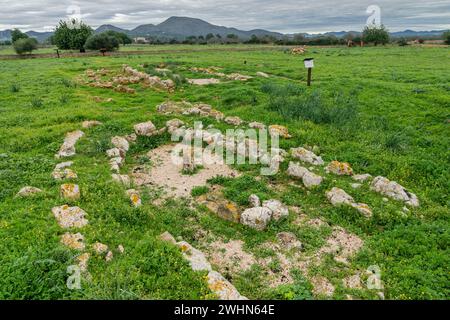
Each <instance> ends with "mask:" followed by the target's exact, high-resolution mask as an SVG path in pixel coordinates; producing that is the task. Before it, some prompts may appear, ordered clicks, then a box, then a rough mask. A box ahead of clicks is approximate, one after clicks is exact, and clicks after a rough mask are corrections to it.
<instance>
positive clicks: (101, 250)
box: [92, 242, 108, 254]
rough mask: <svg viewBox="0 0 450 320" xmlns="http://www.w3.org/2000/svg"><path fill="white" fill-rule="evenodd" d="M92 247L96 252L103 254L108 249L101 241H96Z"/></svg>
mask: <svg viewBox="0 0 450 320" xmlns="http://www.w3.org/2000/svg"><path fill="white" fill-rule="evenodd" d="M92 249H93V250H94V251H95V253H96V254H103V253H105V252H106V251H108V246H107V245H106V244H103V243H101V242H96V243H94V244H93V245H92Z"/></svg>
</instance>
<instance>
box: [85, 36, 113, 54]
mask: <svg viewBox="0 0 450 320" xmlns="http://www.w3.org/2000/svg"><path fill="white" fill-rule="evenodd" d="M84 47H85V48H86V49H88V50H100V49H106V51H114V50H116V49H118V48H119V40H117V38H116V37H114V36H110V35H107V34H105V33H100V34H95V35H93V36H91V37H89V39H87V41H86V44H85V45H84Z"/></svg>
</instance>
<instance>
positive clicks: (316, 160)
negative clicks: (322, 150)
mask: <svg viewBox="0 0 450 320" xmlns="http://www.w3.org/2000/svg"><path fill="white" fill-rule="evenodd" d="M291 154H292V157H294V158H295V159H298V160H300V161H303V162H307V163H310V164H313V165H315V166H321V165H323V164H324V162H323V160H322V158H321V157H319V156H317V155H316V154H315V153H314V152H312V151H309V150H307V149H305V148H302V147H299V148H292V149H291Z"/></svg>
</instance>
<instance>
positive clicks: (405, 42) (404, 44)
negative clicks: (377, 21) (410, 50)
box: [397, 38, 408, 47]
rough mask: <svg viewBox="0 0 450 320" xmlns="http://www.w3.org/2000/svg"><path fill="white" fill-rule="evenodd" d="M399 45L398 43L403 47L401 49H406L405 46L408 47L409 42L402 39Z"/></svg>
mask: <svg viewBox="0 0 450 320" xmlns="http://www.w3.org/2000/svg"><path fill="white" fill-rule="evenodd" d="M397 43H398V45H399V46H401V47H404V46H407V45H408V41H407V40H406V39H405V38H400V39H399V40H398V41H397Z"/></svg>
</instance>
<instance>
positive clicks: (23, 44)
mask: <svg viewBox="0 0 450 320" xmlns="http://www.w3.org/2000/svg"><path fill="white" fill-rule="evenodd" d="M37 45H38V42H37V40H36V39H34V38H21V39H17V40H16V41H14V44H13V46H14V50H15V51H16V53H17V54H20V55H22V54H25V53H31V52H32V51H33V50H36V49H37Z"/></svg>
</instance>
